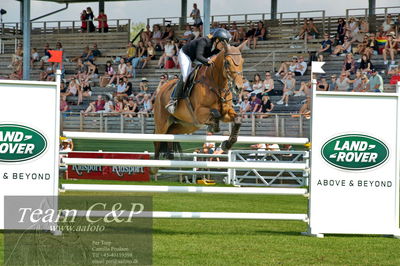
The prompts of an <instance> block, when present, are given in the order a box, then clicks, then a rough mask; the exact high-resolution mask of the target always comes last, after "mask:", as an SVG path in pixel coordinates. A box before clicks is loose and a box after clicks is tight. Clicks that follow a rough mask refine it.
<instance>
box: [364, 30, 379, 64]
mask: <svg viewBox="0 0 400 266" xmlns="http://www.w3.org/2000/svg"><path fill="white" fill-rule="evenodd" d="M378 51H379V46H378V41H377V40H376V37H375V33H371V34H370V35H369V39H368V43H367V45H366V47H365V50H364V54H365V55H366V56H367V58H368V59H369V58H371V56H372V55H377V54H378Z"/></svg>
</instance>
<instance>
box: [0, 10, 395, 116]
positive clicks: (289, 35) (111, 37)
mask: <svg viewBox="0 0 400 266" xmlns="http://www.w3.org/2000/svg"><path fill="white" fill-rule="evenodd" d="M378 18H381V17H379V16H378ZM336 19H337V18H329V19H328V21H329V23H327V25H326V30H328V31H329V32H331V33H333V32H335V30H336ZM315 22H316V25H317V27H318V28H319V29H320V32H322V24H321V19H318V18H317V19H316V20H315ZM237 23H238V24H239V25H240V24H243V23H241V22H237ZM297 25H298V24H297V21H296V20H286V21H285V23H283V24H282V25H279V24H278V25H274V24H270V25H268V23H267V28H268V36H267V39H268V40H267V41H260V42H258V44H257V49H255V50H252V49H250V50H245V51H243V56H244V59H245V65H244V75H245V76H246V77H247V78H248V79H249V80H252V79H253V76H254V74H256V73H260V74H263V73H264V72H265V71H266V70H269V71H271V72H272V73H273V74H274V73H275V71H276V70H277V68H278V67H279V64H280V63H281V62H283V61H289V60H290V58H291V57H292V56H294V55H296V56H299V55H303V56H304V57H305V59H306V61H308V60H307V59H308V52H312V51H316V50H317V49H318V47H319V42H320V41H321V40H319V39H315V40H310V41H308V42H307V43H305V42H304V40H293V36H295V35H296V34H297V32H298V27H297ZM176 34H177V35H179V34H181V31H179V30H178V29H177V27H176ZM14 38H15V37H14ZM16 38H20V37H18V36H17V37H16ZM129 38H130V36H129V31H122V32H109V33H105V34H99V33H53V34H49V33H47V34H41V33H40V34H35V33H34V34H32V38H31V46H32V47H36V48H37V49H38V51H39V53H42V50H43V46H44V44H45V43H49V44H50V47H54V46H55V43H56V42H57V41H60V42H61V43H62V45H63V48H64V50H65V53H66V56H67V57H68V58H72V57H75V56H78V55H80V54H81V53H82V51H83V48H84V47H85V46H89V47H90V48H91V47H92V46H93V44H94V43H97V44H98V47H99V49H100V50H101V52H102V57H100V58H98V59H97V60H96V63H97V64H99V65H100V67H99V70H100V72H101V73H102V72H103V70H104V64H105V62H106V61H107V60H109V59H110V58H111V56H121V55H124V54H125V51H126V44H127V42H128V41H129ZM4 40H5V41H4ZM3 42H4V53H3V54H0V58H1V62H0V77H2V76H6V75H8V74H10V73H11V70H10V69H9V68H7V65H8V64H9V62H10V61H11V55H12V53H13V47H15V46H14V43H15V40H14V39H13V38H10V39H9V40H8V41H7V38H3ZM157 55H158V56H159V55H160V52H158V54H157ZM157 58H158V57H157ZM356 59H358V56H356ZM372 60H373V62H374V65H375V66H376V67H377V68H378V69H383V68H384V66H383V59H382V57H381V56H375V57H373V59H372ZM326 61H327V64H326V65H325V66H324V69H325V71H326V72H327V75H330V74H339V73H340V71H341V67H342V62H343V57H328V58H326ZM156 65H157V60H152V61H150V62H149V63H148V65H147V67H146V68H145V69H143V70H138V71H137V77H136V78H135V79H133V80H132V79H131V80H132V81H133V85H134V89H137V88H138V85H139V82H140V80H141V78H142V77H146V78H147V79H148V80H149V87H150V91H154V90H155V88H156V87H157V85H158V82H159V77H160V74H161V73H165V72H167V73H169V74H170V76H171V75H174V74H178V73H179V70H178V69H170V70H164V69H156ZM64 66H65V69H66V77H68V76H70V75H71V74H74V73H75V63H69V62H66V63H64ZM38 77H39V70H38V69H37V68H36V69H34V70H33V71H32V72H31V78H32V79H38ZM383 78H384V81H385V84H388V81H389V80H388V78H387V77H386V76H384V75H383ZM274 79H275V89H276V90H282V88H283V85H282V84H281V83H280V82H279V81H277V80H276V78H275V77H274ZM308 80H310V69H308V70H307V72H306V75H304V76H302V77H296V81H297V84H296V85H297V88H298V87H299V86H300V82H301V81H308ZM393 89H394V88H393V86H390V85H386V86H385V90H393ZM115 91H116V89H115V88H100V87H98V79H97V80H95V84H94V87H93V95H92V96H91V97H85V98H84V102H83V105H80V106H76V105H70V108H71V111H73V112H78V111H80V110H83V109H84V108H86V106H87V105H88V104H89V102H91V101H94V100H95V99H96V97H97V95H99V94H103V95H104V94H106V93H108V94H112V93H113V92H115ZM279 99H280V96H272V97H271V100H272V102H276V101H278V100H279ZM304 99H305V98H304V97H290V102H289V106H287V107H286V106H284V105H275V109H274V112H281V113H297V112H298V110H299V109H300V106H301V105H302V102H303V101H304ZM67 100H68V101H69V102H73V103H75V102H76V100H77V99H76V97H68V99H67Z"/></svg>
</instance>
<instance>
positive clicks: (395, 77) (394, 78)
mask: <svg viewBox="0 0 400 266" xmlns="http://www.w3.org/2000/svg"><path fill="white" fill-rule="evenodd" d="M388 74H389V75H391V76H390V84H392V85H396V84H397V82H399V81H400V66H397V67H393V68H392V69H390V70H389V71H388Z"/></svg>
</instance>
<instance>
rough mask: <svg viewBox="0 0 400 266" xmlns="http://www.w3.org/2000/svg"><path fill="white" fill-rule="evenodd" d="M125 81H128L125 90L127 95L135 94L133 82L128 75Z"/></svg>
mask: <svg viewBox="0 0 400 266" xmlns="http://www.w3.org/2000/svg"><path fill="white" fill-rule="evenodd" d="M124 83H126V91H125V93H126V95H127V96H130V95H133V85H132V82H130V81H129V80H128V78H127V77H124Z"/></svg>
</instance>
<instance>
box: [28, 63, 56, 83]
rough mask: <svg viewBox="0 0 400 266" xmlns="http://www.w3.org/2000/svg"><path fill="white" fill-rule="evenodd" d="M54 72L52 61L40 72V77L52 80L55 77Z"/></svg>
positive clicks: (43, 79) (44, 79) (42, 79)
mask: <svg viewBox="0 0 400 266" xmlns="http://www.w3.org/2000/svg"><path fill="white" fill-rule="evenodd" d="M21 66H22V64H21ZM54 72H55V69H54V63H53V62H51V63H50V64H49V65H48V66H47V68H46V69H45V70H44V71H42V72H41V73H40V74H39V79H40V80H41V81H51V80H52V78H53V77H54Z"/></svg>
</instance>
